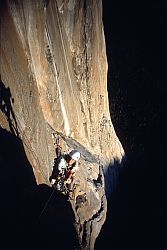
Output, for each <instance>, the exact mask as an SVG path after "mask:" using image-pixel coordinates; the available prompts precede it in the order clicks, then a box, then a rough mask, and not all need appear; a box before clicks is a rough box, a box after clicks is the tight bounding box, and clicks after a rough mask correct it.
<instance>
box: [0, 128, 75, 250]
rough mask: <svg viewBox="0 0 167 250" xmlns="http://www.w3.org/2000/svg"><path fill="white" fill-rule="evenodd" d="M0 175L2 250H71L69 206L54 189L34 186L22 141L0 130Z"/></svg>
mask: <svg viewBox="0 0 167 250" xmlns="http://www.w3.org/2000/svg"><path fill="white" fill-rule="evenodd" d="M0 172H1V174H0V199H1V206H0V223H1V229H2V230H1V239H2V240H1V247H2V249H4V250H5V249H18V250H19V249H26V250H30V249H50V248H52V249H59V248H61V249H67V246H69V249H74V245H76V244H77V243H76V242H77V239H76V233H75V229H74V214H73V210H72V208H71V205H70V203H69V202H68V201H67V199H66V197H65V196H64V195H63V194H61V193H58V192H56V191H54V192H53V188H51V187H49V186H47V185H45V184H41V185H37V183H36V180H35V176H34V173H33V170H32V167H31V165H30V163H29V161H28V159H27V157H26V154H25V151H24V147H23V144H22V141H21V140H20V139H19V138H18V137H16V136H15V135H14V134H11V133H9V132H7V131H6V130H5V129H3V128H1V127H0ZM49 199H50V200H49ZM48 200H49V202H48ZM47 202H48V203H47ZM44 208H45V209H44Z"/></svg>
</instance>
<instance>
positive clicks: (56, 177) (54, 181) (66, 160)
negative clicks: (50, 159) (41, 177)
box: [50, 150, 81, 192]
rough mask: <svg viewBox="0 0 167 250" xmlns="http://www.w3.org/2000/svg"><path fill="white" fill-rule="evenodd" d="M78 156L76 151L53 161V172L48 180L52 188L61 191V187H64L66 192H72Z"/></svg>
mask: <svg viewBox="0 0 167 250" xmlns="http://www.w3.org/2000/svg"><path fill="white" fill-rule="evenodd" d="M80 156H81V155H80V153H79V152H78V151H77V150H72V151H71V152H70V153H69V154H67V155H61V156H60V157H58V158H56V159H55V161H54V167H53V172H52V175H51V178H50V182H51V185H52V186H53V187H56V188H57V189H58V190H60V191H62V186H66V188H67V190H68V192H72V187H73V179H74V176H75V172H76V170H77V169H78V161H79V159H80ZM62 182H63V183H62Z"/></svg>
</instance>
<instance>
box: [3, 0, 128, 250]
mask: <svg viewBox="0 0 167 250" xmlns="http://www.w3.org/2000/svg"><path fill="white" fill-rule="evenodd" d="M0 105H1V111H0V125H1V127H2V128H4V129H6V130H8V131H10V132H11V133H13V134H15V135H16V136H17V137H19V138H20V139H21V140H22V142H23V144H24V149H25V152H26V155H27V158H28V160H29V162H30V164H31V166H32V168H33V172H34V175H35V178H36V181H37V184H41V183H45V184H47V185H50V183H49V176H50V175H51V172H52V166H53V162H54V158H55V148H56V147H57V143H58V144H59V146H60V147H61V151H62V153H67V152H68V151H69V150H71V149H78V150H79V151H80V152H81V155H82V157H81V161H80V166H79V171H78V172H77V174H76V183H77V185H76V189H75V191H74V200H73V201H72V202H71V205H72V208H73V210H74V214H75V218H76V224H77V230H78V235H79V238H80V242H81V245H82V247H83V248H84V249H93V246H94V242H95V239H96V237H97V236H98V234H99V232H100V229H101V226H102V225H103V223H104V221H105V216H106V209H107V205H106V196H105V191H104V186H105V184H104V176H103V170H104V171H105V173H106V179H107V167H108V166H109V165H112V164H114V162H115V161H116V162H118V163H121V161H122V158H123V156H124V150H123V148H122V146H121V143H120V141H119V139H118V138H117V136H116V133H115V131H114V127H113V125H112V122H111V118H110V113H109V107H108V94H107V59H106V48H105V38H104V33H103V23H102V2H101V0H98V1H96V0H91V1H83V0H82V1H74V0H72V1H71V0H69V1H66V0H57V1H52V0H50V1H33V0H30V1H26V0H25V1H4V2H3V4H2V8H1V100H0ZM97 183H98V185H97ZM106 183H109V179H107V182H106ZM108 185H109V184H108ZM82 195H86V199H85V203H84V204H83V205H82V206H80V207H78V206H77V201H78V199H79V198H80V197H81V196H82Z"/></svg>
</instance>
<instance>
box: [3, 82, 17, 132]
mask: <svg viewBox="0 0 167 250" xmlns="http://www.w3.org/2000/svg"><path fill="white" fill-rule="evenodd" d="M12 103H14V98H13V97H12V94H11V91H10V88H9V87H5V85H4V83H3V82H2V81H1V80H0V110H1V111H2V112H3V113H4V114H5V116H6V118H7V121H8V123H9V127H10V130H11V132H12V133H13V134H16V135H17V136H18V135H19V133H18V127H17V121H16V117H15V114H14V111H13V108H12Z"/></svg>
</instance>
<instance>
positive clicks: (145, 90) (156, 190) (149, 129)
mask: <svg viewBox="0 0 167 250" xmlns="http://www.w3.org/2000/svg"><path fill="white" fill-rule="evenodd" d="M103 21H104V31H105V38H106V50H107V57H108V66H109V68H108V93H109V101H110V112H111V118H112V122H113V124H114V127H115V130H116V133H117V135H118V137H119V139H120V141H121V143H122V145H123V147H124V149H125V152H126V156H127V161H126V163H125V166H124V168H123V170H121V173H120V178H119V180H118V185H117V190H116V192H115V193H113V195H112V197H111V199H110V201H109V209H108V215H107V220H106V223H105V225H104V226H103V229H102V231H101V234H100V236H99V238H98V240H97V243H96V247H95V249H167V237H166V235H167V230H166V225H167V204H166V203H167V202H166V200H167V195H166V191H167V169H166V167H167V166H166V165H167V164H166V155H167V154H166V138H165V137H166V125H165V121H166V97H167V95H166V84H167V74H166V66H167V63H166V60H167V2H166V1H143V2H141V1H133V2H127V1H124V2H120V1H104V0H103Z"/></svg>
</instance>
